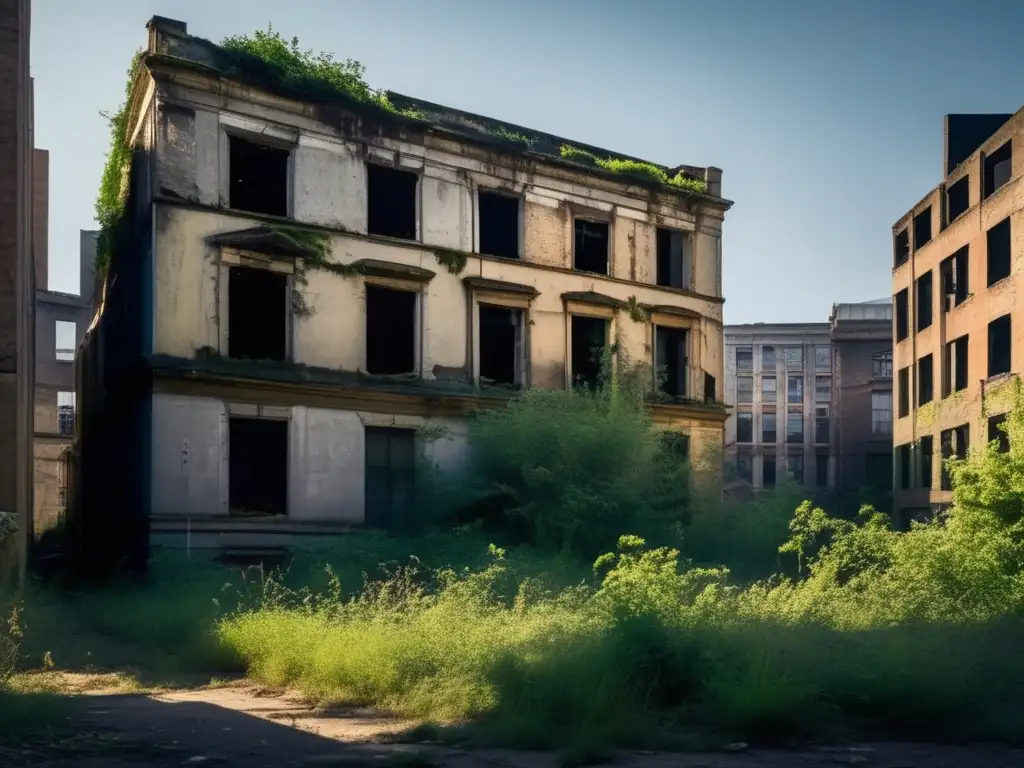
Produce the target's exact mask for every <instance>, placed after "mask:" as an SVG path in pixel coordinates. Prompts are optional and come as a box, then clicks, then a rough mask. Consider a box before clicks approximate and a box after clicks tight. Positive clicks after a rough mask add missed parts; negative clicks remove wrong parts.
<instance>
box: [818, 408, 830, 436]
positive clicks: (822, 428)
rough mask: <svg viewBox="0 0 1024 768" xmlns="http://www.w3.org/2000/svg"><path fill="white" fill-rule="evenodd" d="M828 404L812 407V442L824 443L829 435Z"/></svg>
mask: <svg viewBox="0 0 1024 768" xmlns="http://www.w3.org/2000/svg"><path fill="white" fill-rule="evenodd" d="M830 426H831V423H830V421H829V409H828V406H822V407H820V408H815V409H814V442H816V443H819V444H825V443H828V442H829V439H830V436H831V430H830Z"/></svg>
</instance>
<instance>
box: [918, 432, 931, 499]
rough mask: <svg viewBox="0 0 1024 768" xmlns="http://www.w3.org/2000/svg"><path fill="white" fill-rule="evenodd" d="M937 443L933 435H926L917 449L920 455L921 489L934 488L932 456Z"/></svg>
mask: <svg viewBox="0 0 1024 768" xmlns="http://www.w3.org/2000/svg"><path fill="white" fill-rule="evenodd" d="M934 443H935V441H934V439H933V438H932V436H931V435H925V436H924V437H922V438H921V441H920V442H919V443H918V446H917V449H918V452H919V453H920V456H919V457H918V460H919V462H920V464H921V480H920V483H921V487H922V488H928V489H931V487H932V454H933V453H934V451H935V445H934Z"/></svg>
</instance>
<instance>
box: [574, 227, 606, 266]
mask: <svg viewBox="0 0 1024 768" xmlns="http://www.w3.org/2000/svg"><path fill="white" fill-rule="evenodd" d="M573 227H574V232H575V235H574V237H575V239H574V245H575V247H574V249H573V256H574V259H573V266H574V267H575V268H576V269H578V270H580V271H582V272H596V273H598V274H600V275H607V274H608V222H606V221H588V220H587V219H576V220H575V221H574V222H573Z"/></svg>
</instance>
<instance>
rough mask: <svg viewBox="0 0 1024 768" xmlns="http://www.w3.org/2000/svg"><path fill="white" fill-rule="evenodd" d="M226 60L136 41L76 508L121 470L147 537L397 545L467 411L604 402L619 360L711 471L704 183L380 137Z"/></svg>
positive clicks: (418, 134) (378, 131)
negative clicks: (388, 535)
mask: <svg viewBox="0 0 1024 768" xmlns="http://www.w3.org/2000/svg"><path fill="white" fill-rule="evenodd" d="M225 56H226V52H225V51H223V50H222V49H220V48H218V47H217V46H214V45H212V44H210V43H208V42H206V41H203V40H201V39H198V38H193V37H190V36H189V35H188V34H187V32H186V28H185V24H184V23H182V22H177V21H171V20H167V19H161V18H154V19H153V20H152V21H151V22H150V24H149V43H148V47H147V51H146V52H145V53H144V55H143V56H142V59H141V62H140V65H139V68H138V71H137V73H136V75H135V79H134V82H133V86H132V90H131V100H130V110H129V116H128V120H127V131H128V136H129V138H130V140H131V142H132V144H133V146H134V161H133V165H132V170H131V176H130V179H131V181H130V185H131V186H130V189H131V192H130V197H129V203H128V211H127V212H126V217H130V222H131V223H130V228H131V233H130V236H129V237H130V241H131V247H130V248H127V249H122V250H120V251H116V252H115V254H114V259H113V261H112V263H111V264H110V267H109V269H108V272H107V276H106V280H105V283H104V286H105V287H104V294H103V298H102V313H101V316H100V321H99V323H98V325H97V327H96V328H95V329H94V330H93V331H91V332H90V333H89V335H88V336H87V338H86V341H85V343H84V345H83V350H82V355H83V360H82V362H81V364H80V368H81V369H82V370H81V373H80V374H79V376H80V381H79V393H80V394H79V397H80V401H82V402H81V403H80V425H81V433H80V435H81V448H82V451H83V456H82V461H83V472H82V474H81V478H82V484H83V485H82V487H80V488H78V489H77V490H76V494H81V495H82V497H83V499H84V502H83V503H84V505H85V507H84V508H85V509H86V510H88V507H89V500H90V498H92V499H93V500H95V499H96V498H98V496H97V494H96V491H95V488H93V489H90V488H89V487H87V486H88V485H89V484H90V483H93V484H95V483H98V482H102V478H103V477H104V474H107V475H109V474H110V473H112V472H113V471H114V470H113V469H111V468H107V469H104V467H103V466H100V465H99V464H94V465H92V466H93V467H94V469H95V470H96V471H95V474H94V475H90V473H89V471H88V465H89V464H90V462H95V461H99V459H98V458H97V456H99V454H100V452H102V451H103V450H108V452H110V451H112V452H114V453H116V455H117V457H118V458H117V463H118V465H119V471H120V472H122V473H123V474H122V475H121V476H122V477H123V478H125V480H124V482H123V483H122V484H121V485H120V486H119V488H118V489H117V491H116V493H117V494H120V497H121V498H120V499H119V500H117V501H116V503H117V504H119V505H120V508H121V509H123V510H126V514H132V513H131V512H130V510H140V512H139V515H140V516H141V517H144V518H145V523H144V524H143V523H142V521H140V520H136V521H135V522H136V523H139V526H140V527H141V528H145V529H147V530H150V531H151V533H152V541H154V542H167V543H177V544H181V543H184V542H186V541H188V542H189V544H190V545H191V546H197V547H199V546H211V547H215V546H234V545H235V544H237V545H238V546H242V542H243V541H247V540H249V538H247V537H252V536H254V535H256V534H265V533H273V534H276V535H277V537H278V538H281V537H286V536H289V535H298V534H301V533H306V532H317V531H332V530H338V529H339V528H341V527H344V526H346V525H354V524H363V523H369V524H381V525H386V524H389V523H393V522H394V520H395V519H396V518H397V517H398V516H399V515H400V514H401V509H402V508H403V506H406V505H407V503H408V499H409V496H410V495H411V493H412V489H413V487H414V485H413V476H414V474H415V468H416V465H417V464H418V462H420V461H423V460H426V461H429V462H430V463H432V464H434V465H437V466H441V467H448V468H456V467H458V466H459V465H460V464H461V463H462V462H463V461H464V460H465V458H466V455H467V430H466V423H465V414H466V413H467V411H470V410H472V409H475V408H492V407H501V406H502V404H503V403H504V402H507V399H508V397H509V396H510V395H511V394H514V393H515V392H516V391H518V390H519V389H521V388H522V387H526V386H530V387H545V388H559V389H562V388H567V387H570V386H573V385H574V384H586V383H589V382H592V381H594V379H595V377H596V375H597V372H598V368H597V363H596V362H595V359H594V350H595V348H598V347H600V346H601V345H602V344H610V343H612V342H617V343H618V345H619V348H620V349H621V350H622V351H623V352H624V353H625V354H626V355H627V356H628V357H629V358H630V359H632V360H633V361H634V362H647V363H652V364H655V365H656V366H657V367H658V368H660V369H661V370H662V371H663V372H664V374H665V375H664V376H663V377H661V379H660V381H661V385H660V386H661V390H662V391H661V393H660V394H659V396H658V397H656V398H654V400H655V402H654V403H653V404H652V405H651V411H652V415H653V419H654V421H655V423H656V424H658V425H660V426H662V427H664V428H667V429H672V430H678V431H682V432H686V433H687V434H689V435H690V438H691V441H692V446H693V449H694V450H696V449H698V448H700V447H702V446H704V445H708V446H717V447H718V448H719V449H720V447H721V441H722V430H723V423H724V420H725V409H724V407H723V406H721V405H720V403H721V402H722V401H723V400H724V396H725V392H724V389H723V384H724V382H723V361H722V325H721V318H722V303H723V298H722V292H721V228H722V221H723V218H724V214H725V212H726V210H727V209H728V208H729V206H730V203H729V202H728V201H726V200H724V199H722V197H721V171H719V170H717V169H715V168H703V167H702V168H697V167H689V166H685V167H680V168H678V169H667V170H668V172H669V175H670V176H674V175H675V174H676V173H677V172H679V173H682V174H685V176H686V177H689V178H692V179H695V180H697V181H698V183H703V184H705V185H706V187H705V189H704V191H703V192H700V191H698V192H687V191H684V190H682V189H678V188H674V187H671V186H667V185H665V184H658V183H655V182H651V181H647V180H642V179H639V178H636V177H629V176H623V175H621V174H616V173H612V172H610V171H606V170H603V169H601V168H599V167H596V166H592V165H586V164H581V163H580V162H572V161H571V158H570V159H566V158H564V157H562V154H563V153H562V152H560V147H561V145H563V144H569V143H571V142H566V141H564V140H562V139H559V138H557V137H553V136H549V135H546V134H538V133H536V132H532V131H529V130H528V129H525V128H520V127H517V126H509V125H507V124H501V123H497V122H496V121H493V120H490V119H488V118H484V117H480V116H477V115H470V114H466V113H463V112H458V111H455V110H450V109H447V108H444V107H439V106H437V105H434V104H429V103H425V102H420V101H416V100H413V99H409V98H406V97H402V96H399V95H397V94H390V99H391V102H392V103H393V104H394V105H395V106H396V107H397V108H399V109H403V110H409V109H414V110H415V111H416V113H417V118H409V117H402V116H400V115H392V114H387V113H384V112H382V111H381V110H379V109H377V108H375V107H373V108H371V107H370V106H368V105H366V104H359V103H356V102H354V101H352V100H349V99H346V98H344V97H342V96H338V95H331V96H329V97H328V96H324V94H323V93H320V94H319V95H318V94H315V93H311V92H309V91H306V92H303V91H301V90H296V89H295V88H286V87H282V86H281V85H280V84H277V83H275V82H274V81H273V80H272V78H269V79H268V78H264V77H261V76H260V74H259V68H258V67H255V68H252V67H238V66H234V67H232V66H228V63H230V62H227V63H226V60H225ZM236 63H237V62H236ZM228 72H230V75H229V74H228ZM516 134H520V135H521V136H516ZM509 136H513V138H508V137H509ZM586 149H587V150H589V151H591V152H593V153H595V154H598V155H605V156H607V155H608V154H609V153H607V152H603V151H602V150H597V149H594V148H589V147H588V148H586ZM653 379H654V377H653V376H652V383H653ZM425 427H429V428H431V430H428V432H432V434H433V435H434V438H436V439H426V437H425V435H426V434H427V433H425V432H424V431H423V430H424V428H425ZM433 427H442V428H443V435H441V436H439V437H438V436H437V433H436V430H432V428H433ZM97 446H99V447H98V448H97ZM90 452H91V454H90ZM87 454H89V455H87ZM136 470H137V471H136ZM91 477H92V478H94V479H90V478H91ZM90 494H92V496H90ZM110 502H111V500H110V499H108V504H109V503H110ZM129 527H130V526H129ZM264 540H265V539H264Z"/></svg>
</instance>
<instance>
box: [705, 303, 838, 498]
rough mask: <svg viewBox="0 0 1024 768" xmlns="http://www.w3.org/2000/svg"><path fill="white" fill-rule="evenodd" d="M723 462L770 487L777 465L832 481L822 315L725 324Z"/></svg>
mask: <svg viewBox="0 0 1024 768" xmlns="http://www.w3.org/2000/svg"><path fill="white" fill-rule="evenodd" d="M725 359H726V363H725V365H726V374H725V375H726V399H727V401H728V402H729V403H730V404H735V408H734V409H733V411H732V413H730V414H729V418H728V420H727V421H726V426H725V454H726V461H727V465H729V466H732V467H734V468H735V471H736V474H737V477H738V479H739V480H740V481H742V482H744V483H748V484H750V485H751V486H752V487H754V488H770V487H773V486H774V485H775V483H776V480H777V479H778V478H779V477H780V476H781V474H782V473H783V472H788V473H789V474H790V475H792V477H793V479H794V480H795V481H796V482H797V483H799V484H801V485H807V486H816V487H820V488H830V487H832V482H833V480H832V477H833V468H832V466H833V463H834V462H833V447H832V428H831V425H832V392H833V386H832V379H833V376H832V371H833V360H832V347H831V345H830V339H829V324H828V323H778V324H775V323H772V324H768V323H753V324H750V325H727V326H726V327H725Z"/></svg>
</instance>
